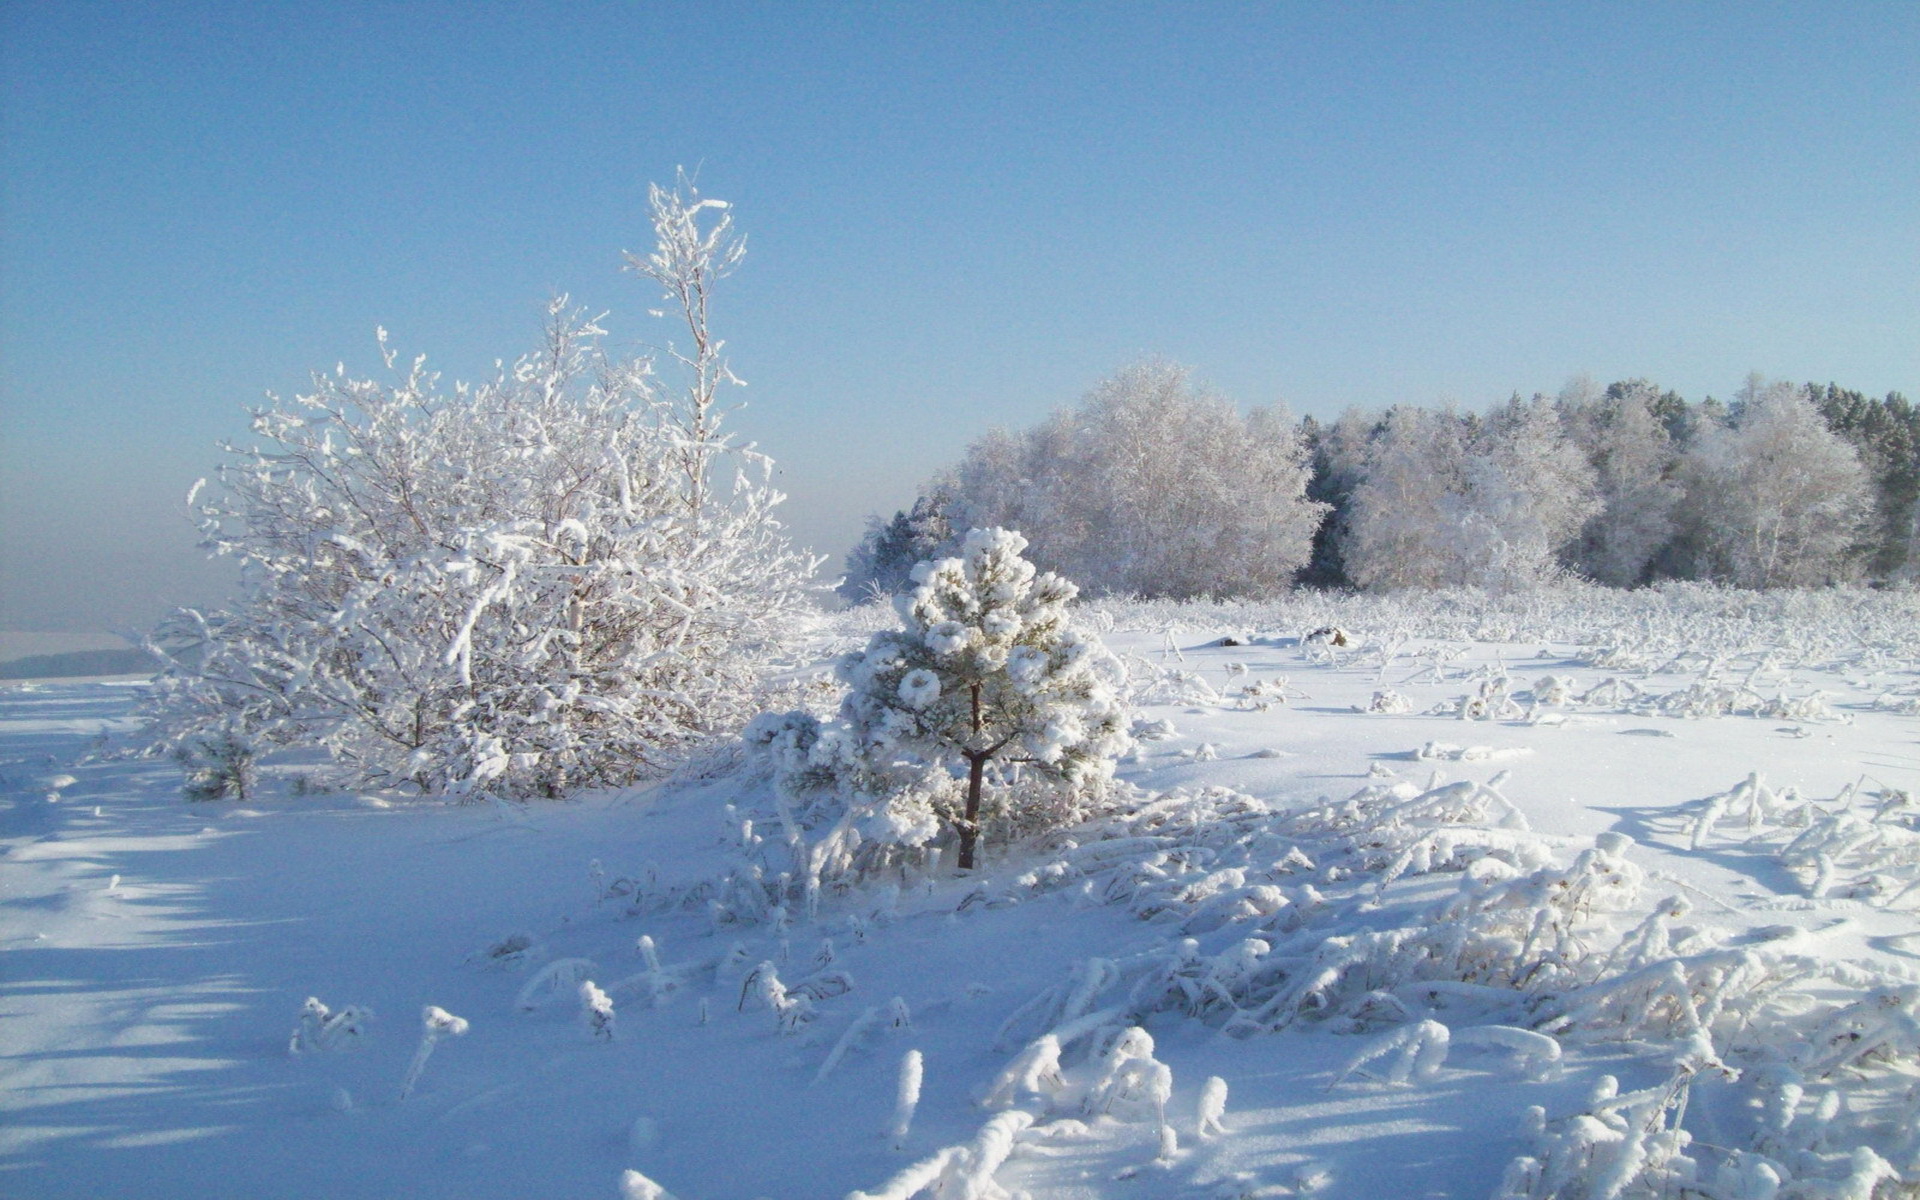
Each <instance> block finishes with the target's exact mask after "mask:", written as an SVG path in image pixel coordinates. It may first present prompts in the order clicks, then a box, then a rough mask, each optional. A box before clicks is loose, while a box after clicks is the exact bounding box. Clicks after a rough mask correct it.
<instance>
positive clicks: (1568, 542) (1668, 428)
mask: <svg viewBox="0 0 1920 1200" xmlns="http://www.w3.org/2000/svg"><path fill="white" fill-rule="evenodd" d="M988 525H1000V526H1005V527H1008V528H1017V529H1020V530H1021V531H1022V532H1023V533H1024V534H1025V535H1026V536H1027V538H1028V539H1029V541H1030V542H1031V544H1032V549H1031V555H1032V557H1033V558H1034V560H1035V561H1036V562H1037V563H1039V564H1041V565H1042V566H1043V567H1045V568H1047V569H1050V570H1055V571H1058V572H1060V573H1062V574H1064V575H1066V576H1068V577H1069V578H1073V579H1075V580H1077V581H1079V582H1080V583H1081V584H1082V585H1083V586H1084V587H1085V588H1087V589H1088V590H1089V591H1092V592H1104V593H1120V594H1137V595H1142V596H1167V597H1174V598H1186V597H1197V596H1214V597H1237V596H1258V595H1263V594H1271V593H1273V592H1276V591H1280V590H1283V589H1285V588H1287V587H1289V586H1293V585H1295V584H1302V585H1307V586H1315V587H1331V588H1339V587H1352V588H1366V589H1380V590H1389V589H1401V588H1437V587H1455V586H1470V587H1490V588H1518V587H1531V586H1537V585H1540V584H1545V583H1551V582H1555V581H1559V580H1566V579H1586V580H1591V581H1593V582H1596V583H1600V584H1605V585H1608V586H1613V587H1636V586H1641V585H1645V584H1649V583H1654V582H1658V581H1660V580H1665V579H1700V580H1712V581H1716V582H1721V583H1727V584H1732V585H1734V586H1739V587H1750V588H1769V587H1808V586H1820V585H1825V584H1831V583H1839V582H1860V581H1874V582H1890V583H1891V582H1902V581H1910V580H1912V579H1913V578H1914V577H1915V575H1916V574H1920V411H1916V410H1915V407H1914V405H1913V404H1912V403H1911V402H1909V401H1908V400H1907V399H1906V398H1905V397H1904V396H1902V395H1901V394H1900V393H1898V392H1894V393H1890V394H1889V395H1887V396H1886V397H1884V398H1882V399H1874V398H1870V397H1868V396H1866V395H1864V394H1862V393H1860V392H1857V391H1849V390H1846V389H1843V388H1841V387H1839V386H1837V385H1835V384H1826V385H1812V384H1809V385H1797V384H1790V383H1781V382H1769V381H1767V380H1765V379H1763V378H1761V377H1760V376H1758V375H1755V376H1750V377H1749V378H1748V380H1747V381H1746V382H1745V383H1744V384H1743V385H1742V386H1741V388H1740V389H1739V390H1738V391H1737V392H1736V393H1735V395H1734V397H1733V399H1732V400H1731V401H1730V402H1722V401H1719V400H1716V399H1714V398H1713V397H1711V396H1709V397H1707V398H1706V399H1704V400H1701V401H1698V402H1690V401H1688V400H1686V399H1685V398H1683V397H1681V396H1680V395H1679V394H1677V393H1675V392H1673V391H1669V390H1664V389H1662V388H1660V387H1659V386H1657V385H1655V384H1653V383H1650V382H1648V381H1647V380H1644V379H1632V380H1624V381H1620V382H1616V383H1613V384H1611V385H1609V386H1607V387H1605V388H1600V387H1597V386H1595V385H1593V384H1591V383H1590V382H1587V381H1584V380H1580V381H1576V382H1574V383H1571V384H1569V385H1568V386H1567V387H1566V388H1564V389H1562V390H1561V391H1560V393H1559V394H1558V395H1555V396H1548V395H1545V394H1543V393H1536V394H1535V395H1533V396H1532V397H1530V398H1526V399H1523V398H1521V397H1520V396H1519V395H1517V394H1516V395H1515V396H1513V397H1511V398H1510V399H1509V400H1507V401H1506V402H1505V403H1503V404H1500V405H1498V406H1496V407H1494V408H1493V409H1492V410H1490V411H1488V412H1485V413H1477V412H1462V411H1459V410H1457V409H1455V408H1452V407H1442V408H1423V407H1417V406H1412V405H1395V406H1393V407H1391V408H1387V409H1385V410H1367V409H1360V408H1353V409H1349V410H1348V411H1347V412H1346V413H1344V414H1342V415H1341V416H1340V417H1339V418H1338V419H1337V420H1334V421H1332V422H1322V421H1319V420H1317V419H1315V418H1313V417H1311V416H1308V417H1304V418H1302V419H1300V420H1298V421H1295V420H1294V419H1292V418H1291V417H1290V416H1289V415H1288V414H1287V412H1286V411H1285V410H1284V409H1279V408H1276V409H1255V410H1253V411H1252V412H1249V413H1244V414H1243V413H1242V412H1241V411H1240V410H1239V409H1238V408H1236V407H1235V406H1234V405H1233V404H1232V403H1231V402H1229V401H1228V400H1226V399H1225V398H1223V397H1221V396H1220V395H1218V394H1217V393H1215V392H1213V391H1211V390H1209V389H1208V388H1206V387H1204V386H1202V385H1201V384H1199V383H1197V382H1196V381H1195V379H1194V377H1193V375H1192V373H1191V372H1190V371H1189V370H1188V369H1186V368H1184V367H1180V366H1177V365H1174V364H1171V363H1166V362H1160V361H1152V362H1147V363H1142V364H1138V365H1135V366H1132V367H1128V368H1126V369H1124V370H1122V371H1120V372H1118V373H1116V374H1115V375H1113V376H1112V377H1110V378H1109V379H1107V380H1105V381H1103V382H1101V383H1100V384H1099V385H1098V386H1097V387H1095V388H1094V389H1093V390H1092V391H1091V392H1089V393H1088V394H1087V395H1086V396H1085V397H1084V398H1082V399H1081V400H1080V401H1079V402H1078V403H1077V404H1075V405H1072V406H1068V407H1065V408H1062V409H1060V410H1059V411H1057V412H1055V413H1054V414H1052V415H1051V416H1050V417H1048V418H1047V419H1046V420H1044V421H1042V422H1041V423H1040V424H1038V425H1036V426H1034V427H1032V428H1030V429H1027V430H1025V431H1021V432H1011V431H1007V430H994V431H992V432H990V433H988V434H986V435H985V436H984V437H982V438H980V439H979V440H977V441H975V442H974V443H973V444H972V445H971V446H969V447H968V448H967V451H966V453H965V455H964V456H963V457H962V458H961V460H960V461H959V462H958V463H957V464H955V465H954V466H952V467H950V468H948V469H946V470H944V471H942V472H940V473H939V474H938V475H937V476H935V477H934V478H933V479H932V480H930V481H929V482H928V483H927V484H926V485H925V486H923V487H922V488H921V489H920V495H919V496H918V498H917V499H916V500H915V502H914V504H913V506H912V507H911V508H910V509H907V510H903V511H900V512H897V513H895V514H894V516H893V517H892V518H891V519H882V518H879V517H874V518H871V519H870V520H869V526H868V530H867V533H866V535H865V537H863V538H862V540H861V541H860V543H859V544H858V545H857V546H855V547H854V549H853V551H852V553H851V554H849V556H848V558H847V571H846V576H845V578H844V579H843V581H842V582H841V584H840V593H841V595H842V596H844V597H846V598H847V599H849V600H859V599H861V598H863V597H867V596H872V595H876V594H885V593H893V592H897V591H900V590H902V589H903V588H904V587H906V586H907V584H908V582H909V581H908V573H909V572H910V571H911V570H912V568H913V565H914V564H915V563H918V562H920V561H923V560H925V559H928V558H933V557H938V556H939V555H941V554H943V553H946V552H947V551H948V550H949V549H950V548H951V546H952V545H953V544H954V543H955V539H956V537H957V536H958V535H959V534H962V533H964V532H965V531H966V530H967V529H969V528H973V527H976V526H988Z"/></svg>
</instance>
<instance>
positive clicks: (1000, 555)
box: [839, 529, 1129, 869]
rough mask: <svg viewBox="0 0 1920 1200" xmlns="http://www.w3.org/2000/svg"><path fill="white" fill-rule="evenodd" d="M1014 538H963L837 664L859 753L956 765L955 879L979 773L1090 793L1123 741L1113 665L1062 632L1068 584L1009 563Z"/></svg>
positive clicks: (973, 816) (1075, 635)
mask: <svg viewBox="0 0 1920 1200" xmlns="http://www.w3.org/2000/svg"><path fill="white" fill-rule="evenodd" d="M1026 545H1027V541H1026V539H1025V538H1024V537H1022V536H1021V535H1020V534H1018V533H1015V532H1012V531H1010V530H1006V529H975V530H972V531H970V532H969V533H968V534H967V535H966V537H965V539H964V540H963V541H962V543H961V548H960V555H959V557H957V558H945V559H940V560H939V561H937V562H931V563H926V564H923V565H922V566H921V567H920V568H919V569H918V570H917V571H916V572H915V577H916V579H917V580H918V581H919V586H918V587H917V588H916V589H915V590H914V591H913V592H912V593H911V594H910V595H905V596H901V597H900V598H899V599H898V600H897V601H896V603H897V604H898V606H899V610H900V615H901V617H902V619H903V621H904V625H905V627H904V628H903V629H899V630H886V631H882V632H880V633H876V634H874V635H873V637H872V639H871V640H870V641H869V642H868V644H867V647H866V649H865V650H862V651H857V652H855V653H852V654H849V655H847V656H846V657H845V658H844V659H843V660H842V661H841V663H840V668H839V673H840V678H841V679H842V680H843V681H844V682H845V683H846V684H847V685H848V689H849V690H848V695H847V697H846V700H845V702H844V704H843V706H842V715H843V717H844V718H845V719H846V721H847V723H848V725H849V726H850V728H851V729H852V730H853V733H854V735H855V737H856V738H857V739H858V741H859V743H860V745H861V746H862V747H863V749H864V752H865V753H867V754H869V755H876V756H886V755H890V754H896V753H905V754H909V755H916V756H919V757H920V758H922V759H924V760H927V761H929V762H931V763H934V764H953V765H955V766H956V767H957V766H959V765H961V764H964V769H965V772H966V777H967V795H966V807H965V809H964V811H963V812H962V814H961V815H960V817H959V818H958V819H957V820H956V821H955V822H954V824H955V830H956V832H957V833H958V835H959V839H960V860H959V865H960V867H961V868H962V869H969V868H971V867H972V866H973V865H974V849H975V844H976V842H977V839H978V837H979V831H980V803H981V798H982V795H983V793H984V789H985V784H986V780H987V772H988V767H989V764H993V763H995V761H996V760H1002V761H1013V762H1018V763H1021V764H1027V765H1030V766H1032V767H1034V768H1035V769H1037V770H1039V771H1041V772H1043V773H1046V774H1048V775H1052V776H1056V777H1060V778H1063V779H1066V780H1069V781H1073V782H1080V783H1091V784H1099V783H1102V782H1104V780H1105V779H1106V778H1107V776H1108V775H1109V774H1110V772H1111V771H1112V768H1113V760H1114V759H1115V758H1116V757H1117V756H1118V755H1120V754H1121V753H1124V752H1125V750H1126V749H1127V747H1128V745H1129V738H1128V735H1127V712H1126V706H1125V704H1124V703H1123V702H1122V701H1121V699H1120V697H1119V694H1118V691H1117V686H1118V684H1119V683H1120V681H1121V668H1120V664H1119V662H1118V660H1117V659H1115V658H1114V657H1113V655H1112V654H1110V653H1109V652H1108V651H1107V650H1106V648H1105V647H1104V646H1102V645H1101V644H1100V641H1099V639H1098V638H1095V637H1092V636H1089V635H1086V634H1082V633H1080V632H1078V631H1076V630H1074V629H1073V628H1072V626H1071V624H1070V622H1069V619H1068V614H1067V604H1068V602H1069V601H1071V600H1072V599H1073V597H1074V595H1075V594H1076V592H1077V589H1076V588H1075V587H1074V586H1073V584H1071V583H1068V582H1067V581H1066V580H1064V579H1062V578H1060V577H1059V576H1057V575H1054V574H1051V573H1041V572H1037V571H1036V570H1035V569H1034V566H1033V564H1032V563H1030V562H1028V561H1027V560H1026V559H1025V558H1023V557H1021V551H1022V550H1024V549H1026Z"/></svg>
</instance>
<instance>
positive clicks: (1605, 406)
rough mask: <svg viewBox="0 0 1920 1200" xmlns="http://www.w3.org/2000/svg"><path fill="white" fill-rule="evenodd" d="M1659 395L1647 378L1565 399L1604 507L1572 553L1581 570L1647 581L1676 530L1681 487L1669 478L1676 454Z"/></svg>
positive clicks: (1616, 580)
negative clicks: (1573, 400) (1603, 392)
mask: <svg viewBox="0 0 1920 1200" xmlns="http://www.w3.org/2000/svg"><path fill="white" fill-rule="evenodd" d="M1676 399H1677V397H1676ZM1662 400H1663V397H1662V395H1661V393H1660V391H1659V389H1657V388H1655V387H1654V386H1653V385H1652V384H1649V383H1647V382H1646V381H1644V380H1634V381H1631V382H1628V383H1624V384H1615V385H1613V386H1612V387H1609V388H1608V389H1607V392H1606V395H1605V396H1604V397H1601V398H1597V399H1589V400H1587V401H1586V402H1584V403H1580V404H1572V403H1569V401H1568V398H1566V397H1564V396H1563V397H1562V401H1561V404H1562V410H1561V411H1562V416H1563V417H1564V419H1565V422H1566V424H1567V425H1568V426H1569V427H1570V428H1571V429H1572V430H1573V431H1574V438H1575V440H1576V441H1577V442H1578V443H1579V444H1580V445H1581V446H1582V448H1583V449H1584V450H1585V451H1586V454H1587V458H1588V461H1589V462H1591V463H1592V464H1593V468H1594V472H1595V475H1596V477H1597V479H1598V483H1599V491H1600V502H1601V505H1602V507H1601V510H1600V511H1599V512H1598V513H1596V514H1595V515H1594V516H1593V517H1591V518H1590V519H1589V520H1588V521H1587V524H1586V527H1585V528H1584V529H1583V530H1582V531H1581V534H1580V541H1579V542H1578V543H1577V544H1576V545H1575V546H1574V547H1573V548H1572V550H1571V553H1570V555H1569V557H1570V559H1571V562H1572V565H1573V566H1574V568H1575V569H1576V570H1578V571H1580V572H1581V573H1583V574H1585V575H1587V576H1589V577H1590V578H1592V579H1594V580H1596V581H1598V582H1600V583H1604V584H1609V585H1611V586H1613V587H1633V586H1634V585H1636V584H1639V583H1642V582H1645V580H1646V578H1647V575H1648V572H1649V571H1650V570H1651V569H1652V566H1653V563H1654V560H1655V558H1656V557H1657V556H1658V555H1659V553H1660V551H1661V549H1662V548H1663V547H1664V546H1665V545H1666V544H1667V542H1668V541H1670V540H1671V539H1672V537H1673V534H1674V530H1675V525H1674V508H1675V506H1676V505H1677V504H1678V503H1679V500H1680V486H1679V485H1678V484H1677V483H1675V482H1673V479H1672V475H1673V471H1674V465H1675V462H1676V461H1677V456H1676V454H1675V452H1674V447H1673V439H1672V437H1671V435H1670V434H1669V433H1668V432H1667V426H1666V423H1665V422H1664V421H1663V420H1662V419H1661V415H1660V410H1659V408H1658V406H1659V405H1660V404H1661V402H1662Z"/></svg>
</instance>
